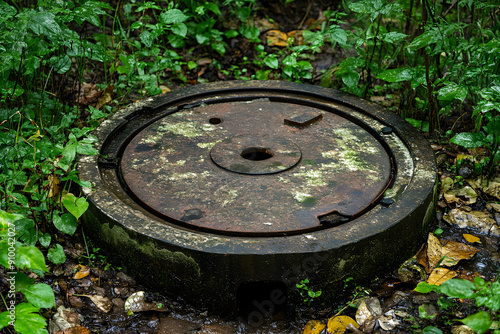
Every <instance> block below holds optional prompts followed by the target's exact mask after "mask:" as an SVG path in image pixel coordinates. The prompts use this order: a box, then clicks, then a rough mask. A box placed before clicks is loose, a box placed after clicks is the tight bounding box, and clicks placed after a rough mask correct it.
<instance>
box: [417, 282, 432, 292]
mask: <svg viewBox="0 0 500 334" xmlns="http://www.w3.org/2000/svg"><path fill="white" fill-rule="evenodd" d="M435 287H436V286H435V285H431V284H429V283H427V282H420V283H418V284H417V286H416V287H415V291H417V292H420V293H429V292H431V291H434V288H435Z"/></svg>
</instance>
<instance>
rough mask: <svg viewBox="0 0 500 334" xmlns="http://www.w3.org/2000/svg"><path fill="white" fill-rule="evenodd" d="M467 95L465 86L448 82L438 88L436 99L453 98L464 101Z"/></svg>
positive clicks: (451, 99) (448, 99)
mask: <svg viewBox="0 0 500 334" xmlns="http://www.w3.org/2000/svg"><path fill="white" fill-rule="evenodd" d="M466 97H467V87H465V86H460V85H457V84H455V83H449V84H448V85H446V86H443V87H442V88H441V89H440V90H438V100H444V101H453V100H455V99H457V100H460V102H464V100H465V98H466Z"/></svg>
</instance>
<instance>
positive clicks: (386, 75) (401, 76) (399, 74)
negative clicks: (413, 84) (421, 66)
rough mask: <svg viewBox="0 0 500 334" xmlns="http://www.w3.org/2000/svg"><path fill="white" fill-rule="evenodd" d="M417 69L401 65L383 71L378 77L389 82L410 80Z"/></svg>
mask: <svg viewBox="0 0 500 334" xmlns="http://www.w3.org/2000/svg"><path fill="white" fill-rule="evenodd" d="M414 73H415V70H414V69H413V68H411V67H400V68H395V69H390V70H385V71H382V72H381V73H380V74H379V75H378V76H377V78H378V79H381V80H385V81H389V82H401V81H410V80H412V79H413V77H414Z"/></svg>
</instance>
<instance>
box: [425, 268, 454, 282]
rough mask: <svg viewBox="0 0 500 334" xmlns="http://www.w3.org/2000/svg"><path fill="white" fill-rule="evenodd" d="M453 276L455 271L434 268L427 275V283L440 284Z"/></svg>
mask: <svg viewBox="0 0 500 334" xmlns="http://www.w3.org/2000/svg"><path fill="white" fill-rule="evenodd" d="M455 276H457V273H456V272H454V271H452V270H449V269H446V268H436V269H434V270H433V271H432V272H431V274H430V275H429V278H428V279H427V283H429V284H433V285H441V284H443V283H444V282H446V281H447V280H449V279H452V278H453V277H455Z"/></svg>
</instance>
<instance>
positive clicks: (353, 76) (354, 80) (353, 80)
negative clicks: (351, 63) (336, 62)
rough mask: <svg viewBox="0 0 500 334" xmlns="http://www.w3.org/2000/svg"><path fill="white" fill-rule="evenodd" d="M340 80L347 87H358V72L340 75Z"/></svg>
mask: <svg viewBox="0 0 500 334" xmlns="http://www.w3.org/2000/svg"><path fill="white" fill-rule="evenodd" d="M342 82H343V83H344V84H345V85H346V86H347V87H349V88H351V89H354V88H357V87H358V82H359V73H358V72H347V73H345V74H343V75H342Z"/></svg>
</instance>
